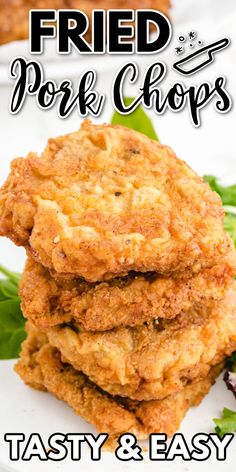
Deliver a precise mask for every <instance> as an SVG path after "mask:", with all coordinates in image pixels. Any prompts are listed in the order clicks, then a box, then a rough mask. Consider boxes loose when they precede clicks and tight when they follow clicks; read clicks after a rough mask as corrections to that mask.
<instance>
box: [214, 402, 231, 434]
mask: <svg viewBox="0 0 236 472" xmlns="http://www.w3.org/2000/svg"><path fill="white" fill-rule="evenodd" d="M213 421H214V423H215V425H216V427H215V431H216V433H217V434H219V436H224V434H226V433H232V432H235V431H236V411H233V410H229V409H228V408H224V409H223V412H222V415H221V418H214V420H213Z"/></svg>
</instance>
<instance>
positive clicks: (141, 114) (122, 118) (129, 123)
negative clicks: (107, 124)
mask: <svg viewBox="0 0 236 472" xmlns="http://www.w3.org/2000/svg"><path fill="white" fill-rule="evenodd" d="M133 100H134V98H131V97H126V98H124V103H125V105H126V106H128V105H130V104H131V103H132V102H133ZM111 123H112V125H122V126H126V127H127V128H131V129H134V130H136V131H139V132H140V133H143V134H146V136H148V137H149V138H150V139H155V140H156V141H159V139H158V136H157V134H156V131H155V129H154V127H153V124H152V122H151V120H150V118H149V117H148V116H147V114H146V113H145V111H144V110H143V108H141V106H139V107H138V108H137V109H136V110H135V111H133V112H132V113H130V114H129V115H121V114H120V113H118V112H117V111H116V112H115V113H114V114H113V116H112V119H111Z"/></svg>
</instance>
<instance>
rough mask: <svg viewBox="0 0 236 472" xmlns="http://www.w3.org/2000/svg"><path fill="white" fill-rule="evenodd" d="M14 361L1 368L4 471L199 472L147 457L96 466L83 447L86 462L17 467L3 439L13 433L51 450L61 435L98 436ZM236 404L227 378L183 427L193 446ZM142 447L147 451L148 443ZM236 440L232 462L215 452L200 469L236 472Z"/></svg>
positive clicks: (107, 458)
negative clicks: (36, 438)
mask: <svg viewBox="0 0 236 472" xmlns="http://www.w3.org/2000/svg"><path fill="white" fill-rule="evenodd" d="M13 364H14V362H12V361H1V362H0V378H1V389H0V419H1V421H0V466H2V467H4V468H5V469H6V470H9V471H11V472H32V470H33V471H34V472H42V471H43V472H75V471H78V470H81V471H86V472H91V471H95V470H96V472H104V471H108V470H112V471H113V472H117V471H121V470H125V471H127V472H133V471H135V472H136V471H138V470H141V471H143V470H144V467H145V470H148V471H150V472H151V471H155V472H156V471H158V470H160V471H161V472H180V471H186V472H187V471H191V472H199V462H194V461H191V462H183V461H182V460H179V459H176V460H175V461H174V462H169V463H168V462H164V461H161V462H158V463H155V462H151V461H150V460H149V458H148V455H147V453H146V452H145V453H144V460H143V461H142V462H132V461H131V462H127V463H124V462H120V461H119V460H118V459H117V458H116V457H115V456H114V454H112V453H110V452H103V453H102V459H101V461H99V462H92V461H91V459H90V453H89V449H88V448H86V447H83V446H82V454H81V455H82V459H81V461H79V462H73V461H71V460H69V459H66V460H65V461H62V462H50V461H48V462H43V463H42V462H40V461H38V460H37V459H34V460H32V461H30V462H22V461H19V462H15V463H12V462H11V461H10V460H9V450H8V444H7V443H4V441H3V436H4V434H5V433H6V432H9V433H19V432H20V433H24V434H25V435H26V437H29V435H30V434H31V433H32V432H34V433H39V434H40V435H41V437H42V439H43V441H44V444H45V446H46V447H47V439H48V437H49V436H50V434H53V433H55V432H60V433H63V434H65V433H88V432H92V433H95V434H96V432H95V430H94V428H92V427H91V425H89V424H88V423H86V422H85V421H83V420H82V419H81V418H80V417H78V416H76V415H75V414H74V412H73V411H72V410H71V409H70V408H69V407H68V406H67V405H66V404H65V403H63V402H61V401H59V400H56V399H55V398H54V397H53V396H51V395H50V394H48V393H44V392H37V391H35V390H32V389H31V388H29V387H26V386H25V385H24V384H23V383H22V381H21V380H20V379H19V378H18V376H17V375H16V374H15V373H14V371H13ZM235 403H236V402H235V399H234V397H233V395H232V394H231V393H230V392H228V391H227V390H226V388H225V385H224V382H223V381H222V378H219V380H218V381H217V384H216V385H215V386H214V387H213V388H212V389H211V392H210V394H208V395H207V397H206V398H205V399H204V401H203V402H202V403H201V405H200V406H199V407H197V408H196V407H195V408H192V409H191V410H190V411H189V413H188V414H187V416H186V418H185V420H184V421H183V423H182V427H181V432H182V433H183V434H184V435H185V438H186V440H187V441H188V442H189V441H190V440H191V438H192V436H193V435H194V434H196V433H199V432H205V433H210V432H213V430H214V424H213V421H212V418H214V417H219V415H220V412H221V410H222V408H223V407H224V406H227V407H228V408H232V409H235V408H236V404H235ZM141 446H142V447H143V449H144V450H145V449H146V448H147V444H146V443H142V444H141ZM235 459H236V440H235V438H234V440H233V442H232V443H231V444H230V446H229V448H228V453H227V460H226V461H225V462H219V461H217V460H216V459H215V452H213V454H212V457H211V459H209V460H207V461H206V462H202V463H201V471H202V472H207V471H209V470H210V471H212V470H213V468H214V472H220V471H223V470H227V472H233V471H235Z"/></svg>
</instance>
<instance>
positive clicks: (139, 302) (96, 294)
mask: <svg viewBox="0 0 236 472" xmlns="http://www.w3.org/2000/svg"><path fill="white" fill-rule="evenodd" d="M235 257H236V253H235V251H234V252H232V254H229V255H228V256H227V257H225V260H224V261H222V263H221V264H219V265H217V266H214V267H212V268H210V269H204V270H202V272H199V273H198V274H196V275H194V276H192V277H185V278H183V277H182V278H164V277H157V275H156V274H155V273H148V274H143V275H142V274H139V275H138V274H133V275H132V276H131V275H130V276H128V277H124V278H117V279H113V280H110V281H108V282H101V283H96V284H92V283H88V282H84V281H83V280H81V279H71V280H63V281H62V280H61V279H60V278H55V277H51V275H50V273H49V272H48V270H47V269H45V268H44V267H43V266H42V265H41V264H39V263H37V262H35V261H34V260H33V259H31V258H29V259H28V261H27V263H26V267H25V270H24V273H23V276H22V279H21V283H20V297H21V301H22V304H21V307H22V310H23V313H24V315H25V317H26V318H28V319H30V320H31V321H33V322H34V323H35V324H36V325H37V326H39V327H40V326H41V327H48V326H55V325H58V324H61V323H70V322H77V323H79V324H80V325H82V327H83V328H84V329H85V330H87V331H105V330H109V329H112V328H115V327H118V326H135V325H141V324H143V323H144V322H146V321H150V320H151V319H154V318H174V317H175V316H176V315H178V314H179V313H180V312H181V311H187V310H188V309H189V308H190V307H192V306H194V305H195V304H200V303H202V304H204V305H206V304H207V305H209V304H212V302H213V301H216V300H220V299H222V298H223V296H224V293H225V291H226V290H227V289H228V288H229V287H230V286H231V285H232V283H233V276H234V275H235V273H236V269H235V267H236V261H235Z"/></svg>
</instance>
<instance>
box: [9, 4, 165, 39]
mask: <svg viewBox="0 0 236 472" xmlns="http://www.w3.org/2000/svg"><path fill="white" fill-rule="evenodd" d="M46 8H47V9H56V10H57V9H61V8H65V9H70V8H71V9H78V10H81V11H83V12H84V13H86V14H87V16H88V18H89V19H91V14H92V10H93V9H94V8H96V9H99V8H102V9H106V10H108V9H111V8H121V9H122V8H132V9H137V8H140V1H139V0H96V1H94V0H0V44H4V43H8V42H9V41H16V40H19V39H27V38H28V36H29V21H28V17H29V10H31V9H46ZM142 8H147V9H152V8H153V9H156V10H160V11H162V12H163V13H165V14H167V13H168V10H169V8H170V0H143V1H142ZM86 39H87V40H88V41H90V40H91V29H89V30H88V32H87V34H86Z"/></svg>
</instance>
